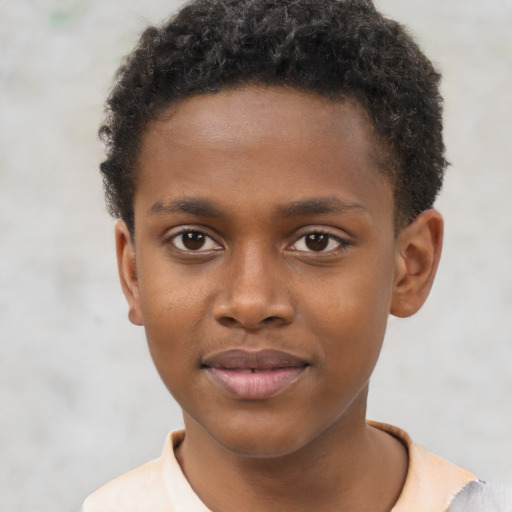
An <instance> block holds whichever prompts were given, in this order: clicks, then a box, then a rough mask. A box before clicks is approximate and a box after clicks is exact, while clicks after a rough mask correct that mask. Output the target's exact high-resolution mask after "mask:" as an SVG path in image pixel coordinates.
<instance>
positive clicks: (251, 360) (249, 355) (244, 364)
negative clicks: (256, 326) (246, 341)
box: [201, 349, 309, 370]
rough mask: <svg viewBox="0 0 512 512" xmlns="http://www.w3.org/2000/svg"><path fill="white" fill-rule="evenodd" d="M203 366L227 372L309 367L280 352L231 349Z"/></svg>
mask: <svg viewBox="0 0 512 512" xmlns="http://www.w3.org/2000/svg"><path fill="white" fill-rule="evenodd" d="M201 366H202V367H203V368H219V369H225V370H251V369H254V370H273V369H276V368H297V367H302V366H309V365H308V363H307V362H306V361H304V360H303V359H301V358H299V357H297V356H294V355H292V354H289V353H287V352H282V351H280V350H274V349H263V350H255V351H252V350H251V351H249V350H245V349H230V350H225V351H223V352H217V353H215V354H212V355H210V356H207V357H205V358H204V360H203V362H202V365H201Z"/></svg>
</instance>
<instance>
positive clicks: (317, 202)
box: [278, 197, 366, 217]
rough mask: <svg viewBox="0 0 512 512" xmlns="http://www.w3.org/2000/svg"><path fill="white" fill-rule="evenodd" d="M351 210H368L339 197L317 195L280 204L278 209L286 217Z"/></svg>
mask: <svg viewBox="0 0 512 512" xmlns="http://www.w3.org/2000/svg"><path fill="white" fill-rule="evenodd" d="M349 210H361V211H366V208H364V206H363V205H362V204H359V203H347V202H345V201H342V200H341V199H338V198H337V197H315V198H309V199H305V200H301V201H294V202H292V203H289V204H286V205H283V206H280V207H279V209H278V211H279V213H280V214H281V215H283V216H284V217H295V216H301V215H322V214H326V213H345V212H346V211H349Z"/></svg>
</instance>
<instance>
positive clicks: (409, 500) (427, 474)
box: [368, 422, 478, 512]
mask: <svg viewBox="0 0 512 512" xmlns="http://www.w3.org/2000/svg"><path fill="white" fill-rule="evenodd" d="M368 423H369V424H370V425H371V426H373V427H375V428H378V429H380V430H383V431H385V432H387V433H388V434H390V435H392V436H394V437H395V438H397V439H398V440H399V441H401V442H402V443H403V444H404V446H405V447H406V448H407V452H408V456H409V467H408V470H407V477H406V480H405V484H404V487H403V489H402V493H401V494H400V497H399V498H398V501H397V502H396V504H395V506H394V507H393V512H410V511H411V510H417V507H418V504H419V503H421V506H422V512H444V511H446V509H447V508H448V507H449V505H450V503H452V501H453V499H454V498H455V496H457V495H458V494H459V493H460V492H461V491H462V490H463V489H464V488H465V487H466V486H467V485H468V484H469V483H471V482H478V478H477V477H476V476H475V475H474V474H473V473H471V472H470V471H468V470H466V469H463V468H461V467H459V466H457V465H456V464H453V463H452V462H449V461H447V460H445V459H443V458H442V457H439V456H438V455H435V454H433V453H430V452H428V451H427V450H425V449H424V448H422V447H421V446H419V445H417V444H416V443H413V442H412V441H411V439H410V437H409V436H408V434H407V433H406V432H404V431H403V430H401V429H399V428H397V427H393V426H391V425H386V424H383V423H376V422H368Z"/></svg>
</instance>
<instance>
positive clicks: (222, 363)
mask: <svg viewBox="0 0 512 512" xmlns="http://www.w3.org/2000/svg"><path fill="white" fill-rule="evenodd" d="M309 366H310V364H308V363H307V362H305V361H304V360H302V359H300V358H297V357H295V356H293V355H291V354H288V353H286V352H281V351H278V350H259V351H255V352H251V351H247V350H242V349H233V350H228V351H225V352H221V353H218V354H214V355H213V356H211V357H207V358H206V359H205V360H204V362H203V364H202V365H201V368H202V369H204V370H205V371H206V372H207V373H208V374H209V375H210V377H211V378H212V379H213V380H214V382H216V383H217V384H219V385H220V386H221V387H222V388H223V389H224V390H226V391H227V392H228V393H229V394H231V395H233V396H234V397H235V398H239V399H243V400H262V399H265V398H270V397H272V396H275V395H276V394H278V393H280V392H282V391H284V390H285V389H287V388H288V387H290V386H291V385H292V384H293V383H294V382H296V381H297V380H298V379H299V378H300V376H301V375H302V373H303V372H304V371H305V370H306V369H307V368H308V367H309Z"/></svg>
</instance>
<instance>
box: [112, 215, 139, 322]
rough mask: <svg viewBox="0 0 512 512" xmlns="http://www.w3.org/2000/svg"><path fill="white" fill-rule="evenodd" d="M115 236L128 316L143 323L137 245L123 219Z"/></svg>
mask: <svg viewBox="0 0 512 512" xmlns="http://www.w3.org/2000/svg"><path fill="white" fill-rule="evenodd" d="M115 237H116V254H117V269H118V272H119V279H120V281H121V288H122V289H123V293H124V296H125V297H126V300H127V302H128V307H129V311H128V318H129V319H130V322H132V323H133V324H135V325H143V323H144V322H143V318H142V311H141V306H140V295H139V281H138V277H137V264H136V259H135V247H134V244H133V242H132V236H131V234H130V230H129V229H128V227H127V226H126V224H125V222H124V221H122V220H119V221H117V223H116V227H115Z"/></svg>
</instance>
